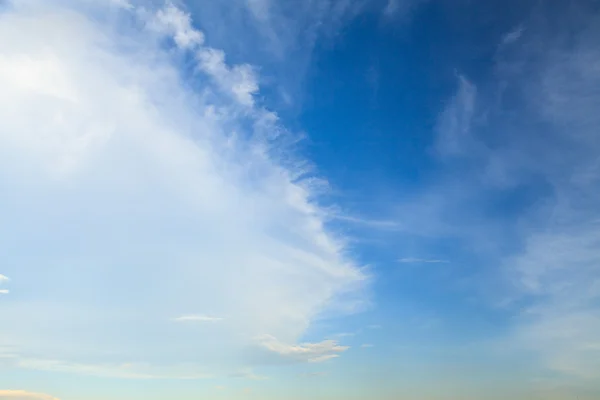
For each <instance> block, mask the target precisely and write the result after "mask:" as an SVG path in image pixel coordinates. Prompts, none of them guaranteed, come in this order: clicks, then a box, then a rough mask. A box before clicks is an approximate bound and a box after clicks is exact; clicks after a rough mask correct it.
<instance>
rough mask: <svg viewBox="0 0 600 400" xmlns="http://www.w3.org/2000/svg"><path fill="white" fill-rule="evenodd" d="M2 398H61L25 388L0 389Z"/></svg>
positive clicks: (54, 399) (7, 399) (31, 399)
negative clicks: (28, 390)
mask: <svg viewBox="0 0 600 400" xmlns="http://www.w3.org/2000/svg"><path fill="white" fill-rule="evenodd" d="M0 399H6V400H59V399H58V398H56V397H52V396H50V395H47V394H42V393H33V392H27V391H25V390H0Z"/></svg>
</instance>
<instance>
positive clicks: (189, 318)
mask: <svg viewBox="0 0 600 400" xmlns="http://www.w3.org/2000/svg"><path fill="white" fill-rule="evenodd" d="M222 320H223V318H220V317H209V316H206V315H183V316H181V317H177V318H175V319H174V321H177V322H218V321H222Z"/></svg>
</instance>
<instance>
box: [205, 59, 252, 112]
mask: <svg viewBox="0 0 600 400" xmlns="http://www.w3.org/2000/svg"><path fill="white" fill-rule="evenodd" d="M198 61H199V66H200V68H201V69H202V70H203V71H204V72H206V73H207V74H209V75H210V76H212V77H213V78H214V79H215V81H216V82H217V83H218V84H219V86H220V87H221V89H223V90H224V91H225V92H226V93H229V94H231V95H232V96H233V98H235V99H236V100H237V101H239V102H240V104H242V105H244V106H248V107H252V106H253V105H254V97H253V96H254V94H256V93H257V92H258V83H257V80H256V76H255V74H254V71H253V69H252V67H251V66H250V65H247V64H244V65H236V66H234V67H229V66H227V64H226V63H225V53H224V52H223V51H221V50H216V49H211V48H203V49H201V50H199V51H198Z"/></svg>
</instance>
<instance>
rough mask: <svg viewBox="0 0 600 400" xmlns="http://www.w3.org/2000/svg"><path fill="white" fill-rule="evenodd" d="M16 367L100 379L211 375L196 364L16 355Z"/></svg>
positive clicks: (161, 378) (176, 377)
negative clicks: (88, 361)
mask: <svg viewBox="0 0 600 400" xmlns="http://www.w3.org/2000/svg"><path fill="white" fill-rule="evenodd" d="M16 367H18V368H21V369H28V370H37V371H46V372H61V373H69V374H75V375H85V376H94V377H99V378H117V379H134V380H148V379H150V380H157V379H160V380H200V379H210V378H213V377H214V375H212V374H210V373H207V372H205V371H199V368H198V367H197V366H195V365H190V364H180V365H161V366H158V367H157V366H153V365H146V364H135V363H122V364H82V363H72V362H67V361H59V360H48V359H27V358H17V359H16Z"/></svg>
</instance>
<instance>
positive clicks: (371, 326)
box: [367, 325, 383, 329]
mask: <svg viewBox="0 0 600 400" xmlns="http://www.w3.org/2000/svg"><path fill="white" fill-rule="evenodd" d="M382 328H383V327H382V326H381V325H369V326H367V329H382Z"/></svg>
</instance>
